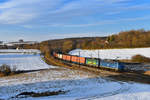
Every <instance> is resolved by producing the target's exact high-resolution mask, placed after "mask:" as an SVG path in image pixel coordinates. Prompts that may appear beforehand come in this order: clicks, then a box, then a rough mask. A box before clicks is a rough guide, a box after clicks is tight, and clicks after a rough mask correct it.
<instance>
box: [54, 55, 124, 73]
mask: <svg viewBox="0 0 150 100" xmlns="http://www.w3.org/2000/svg"><path fill="white" fill-rule="evenodd" d="M52 55H53V56H54V57H55V58H58V59H60V60H63V61H67V62H70V63H75V64H80V65H86V66H91V67H97V68H107V69H113V70H117V71H123V70H124V65H123V63H121V62H118V61H115V60H101V59H97V58H87V57H79V56H74V55H68V54H62V53H56V52H53V53H52Z"/></svg>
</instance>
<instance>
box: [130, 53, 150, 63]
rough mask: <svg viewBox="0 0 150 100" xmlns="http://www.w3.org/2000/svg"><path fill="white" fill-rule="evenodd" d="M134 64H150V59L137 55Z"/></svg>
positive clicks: (133, 58)
mask: <svg viewBox="0 0 150 100" xmlns="http://www.w3.org/2000/svg"><path fill="white" fill-rule="evenodd" d="M132 61H133V62H140V63H150V58H148V57H145V56H142V55H135V56H133V57H132Z"/></svg>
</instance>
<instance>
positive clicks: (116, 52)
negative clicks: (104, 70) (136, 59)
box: [70, 48, 150, 59]
mask: <svg viewBox="0 0 150 100" xmlns="http://www.w3.org/2000/svg"><path fill="white" fill-rule="evenodd" d="M79 52H80V56H83V57H95V58H102V59H131V57H132V56H135V55H137V54H140V55H143V56H145V57H150V48H134V49H102V50H80V49H76V50H73V51H71V52H70V54H71V55H79Z"/></svg>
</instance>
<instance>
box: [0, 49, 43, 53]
mask: <svg viewBox="0 0 150 100" xmlns="http://www.w3.org/2000/svg"><path fill="white" fill-rule="evenodd" d="M0 53H38V54H39V53H40V51H39V50H36V49H18V50H17V49H0Z"/></svg>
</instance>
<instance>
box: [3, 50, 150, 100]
mask: <svg viewBox="0 0 150 100" xmlns="http://www.w3.org/2000/svg"><path fill="white" fill-rule="evenodd" d="M5 61H6V62H7V64H12V65H15V64H16V65H17V66H18V65H19V66H18V67H17V68H19V69H24V70H27V69H30V70H31V69H34V70H35V69H39V68H40V69H41V68H42V69H43V68H49V69H48V70H40V71H36V72H30V73H22V74H18V75H14V76H8V77H1V78H0V100H1V99H2V100H87V99H88V100H111V99H113V100H149V96H150V85H148V84H140V83H133V82H121V81H115V80H112V79H108V78H104V77H103V78H102V77H100V76H99V75H96V74H94V73H91V72H84V71H81V70H71V69H66V68H62V67H57V66H49V65H47V64H46V63H44V62H43V61H42V60H41V58H40V55H32V54H25V55H24V54H16V53H13V54H9V55H8V54H0V62H5ZM20 66H22V67H20ZM37 66H38V67H37ZM59 90H61V91H65V92H66V93H65V94H59V95H55V96H45V97H31V96H29V95H27V96H24V95H20V96H18V95H19V94H22V93H27V92H30V93H32V92H35V93H44V92H53V91H59Z"/></svg>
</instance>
